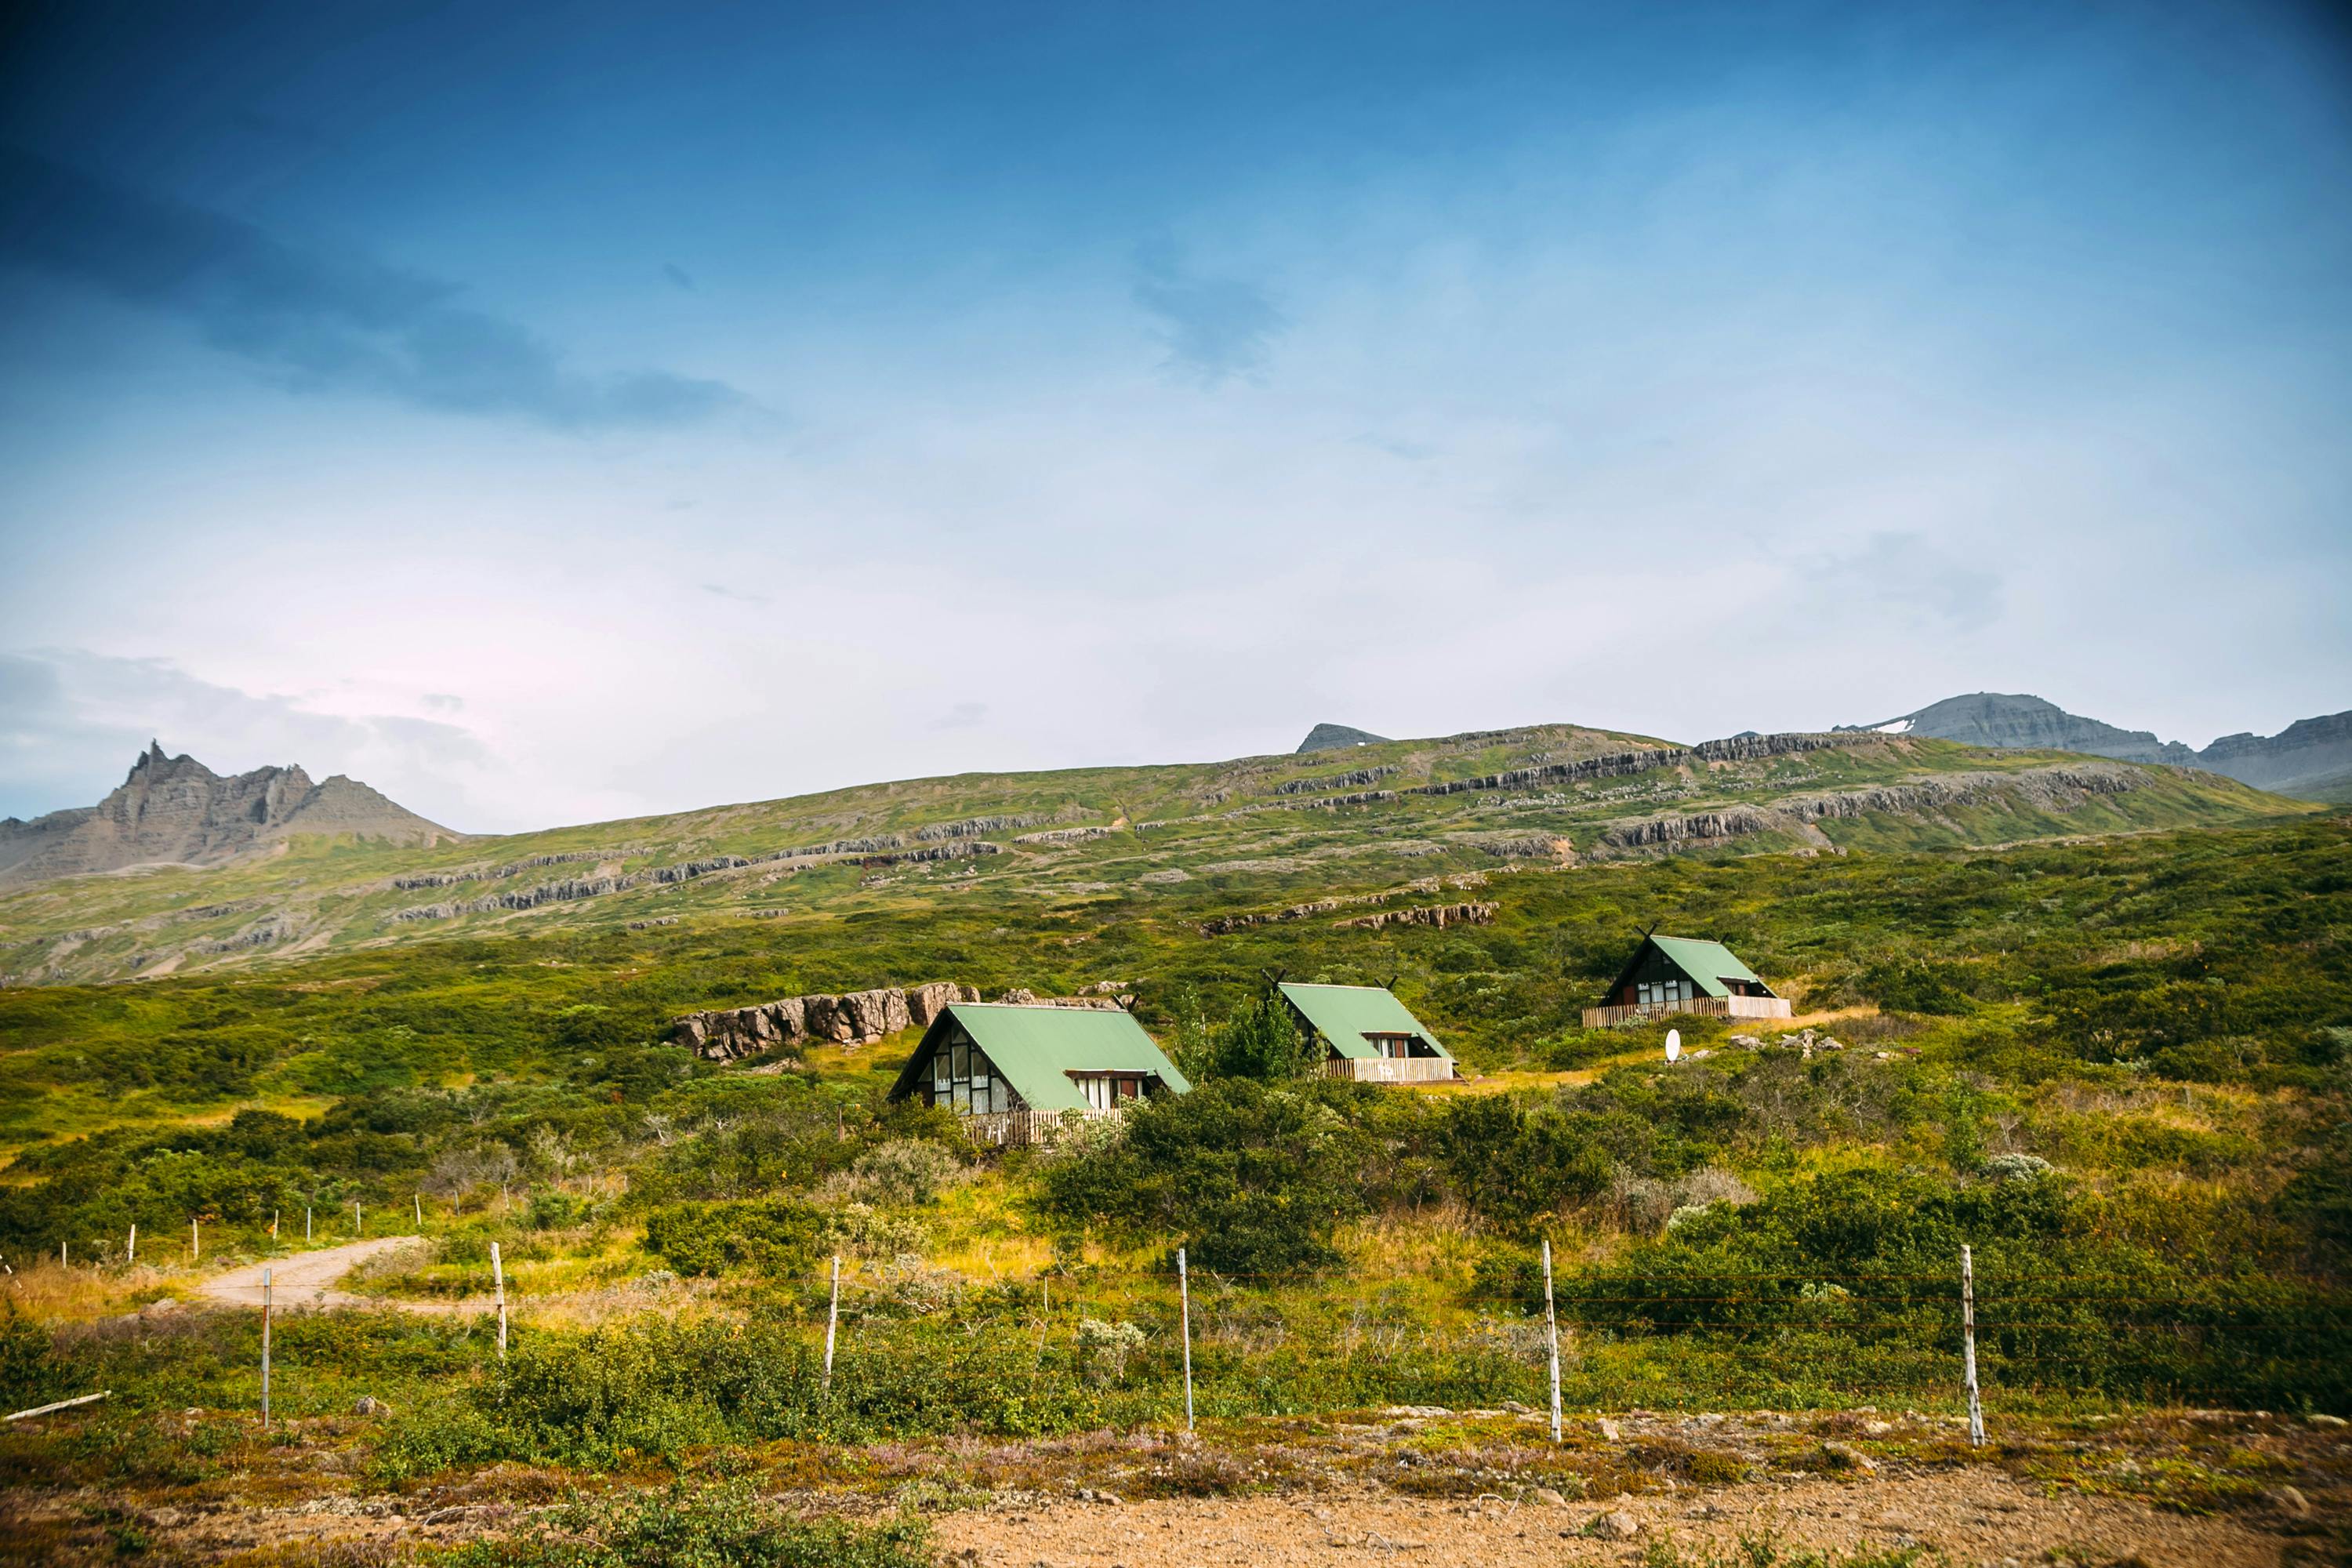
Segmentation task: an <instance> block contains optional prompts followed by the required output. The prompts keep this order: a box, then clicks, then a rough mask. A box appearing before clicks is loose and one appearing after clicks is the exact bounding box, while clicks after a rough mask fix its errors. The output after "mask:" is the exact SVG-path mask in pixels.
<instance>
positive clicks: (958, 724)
mask: <svg viewBox="0 0 2352 1568" xmlns="http://www.w3.org/2000/svg"><path fill="white" fill-rule="evenodd" d="M987 717H988V704H987V703H985V702H959V703H957V704H956V705H955V706H954V707H952V708H950V709H949V710H947V711H946V712H944V713H942V714H940V716H939V717H938V718H936V719H934V720H932V721H931V728H932V729H934V730H972V729H977V728H979V726H980V721H982V720H983V719H985V718H987Z"/></svg>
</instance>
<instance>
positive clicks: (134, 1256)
mask: <svg viewBox="0 0 2352 1568" xmlns="http://www.w3.org/2000/svg"><path fill="white" fill-rule="evenodd" d="M122 1261H123V1262H125V1263H136V1262H138V1261H139V1222H138V1221H137V1220H135V1219H134V1220H132V1221H131V1246H130V1247H129V1248H128V1249H127V1250H126V1251H124V1253H123V1254H122Z"/></svg>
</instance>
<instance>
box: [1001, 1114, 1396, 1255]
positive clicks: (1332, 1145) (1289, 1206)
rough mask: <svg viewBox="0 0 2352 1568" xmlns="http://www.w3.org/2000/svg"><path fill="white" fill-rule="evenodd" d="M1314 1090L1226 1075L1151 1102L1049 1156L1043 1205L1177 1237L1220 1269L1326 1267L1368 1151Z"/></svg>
mask: <svg viewBox="0 0 2352 1568" xmlns="http://www.w3.org/2000/svg"><path fill="white" fill-rule="evenodd" d="M1330 1087H1331V1088H1332V1089H1345V1088H1346V1087H1347V1086H1344V1085H1332V1086H1330ZM1321 1090H1322V1086H1320V1085H1318V1086H1315V1087H1313V1088H1309V1089H1274V1088H1268V1087H1267V1086H1265V1085H1264V1084H1260V1083H1256V1082H1255V1081H1252V1080H1250V1079H1224V1080H1222V1081H1212V1082H1210V1083H1207V1084H1204V1085H1202V1087H1201V1088H1199V1089H1194V1090H1193V1091H1192V1093H1190V1094H1181V1095H1168V1096H1165V1097H1163V1098H1161V1099H1159V1100H1150V1101H1147V1102H1146V1103H1144V1104H1142V1105H1139V1106H1138V1107H1136V1108H1135V1109H1134V1110H1130V1111H1129V1112H1128V1113H1127V1116H1126V1118H1125V1128H1124V1135H1123V1136H1121V1137H1118V1138H1117V1139H1115V1140H1113V1141H1111V1142H1108V1143H1106V1144H1104V1145H1102V1146H1100V1147H1098V1148H1095V1149H1092V1150H1089V1151H1087V1152H1082V1153H1076V1154H1073V1155H1070V1156H1067V1157H1066V1158H1064V1159H1061V1160H1057V1161H1055V1163H1052V1164H1050V1165H1048V1166H1047V1167H1046V1168H1045V1180H1044V1190H1043V1193H1042V1195H1041V1198H1040V1203H1041V1205H1042V1206H1043V1208H1044V1210H1045V1213H1046V1214H1047V1215H1049V1216H1050V1217H1051V1218H1053V1219H1055V1220H1057V1221H1059V1222H1061V1223H1062V1224H1063V1225H1065V1226H1087V1225H1098V1226H1103V1227H1104V1228H1105V1229H1107V1230H1108V1231H1109V1232H1111V1233H1112V1234H1113V1235H1115V1236H1118V1237H1121V1238H1123V1239H1125V1240H1128V1241H1129V1242H1138V1241H1151V1240H1170V1241H1175V1242H1181V1244H1182V1245H1183V1246H1185V1247H1187V1248H1188V1249H1189V1251H1190V1256H1191V1259H1192V1262H1194V1263H1196V1264H1197V1265H1199V1266H1200V1267H1201V1268H1211V1269H1216V1270H1218V1271H1220V1272H1224V1273H1237V1274H1283V1273H1290V1272H1295V1271H1297V1270H1302V1269H1315V1268H1324V1267H1327V1266H1328V1265H1329V1264H1331V1263H1333V1262H1335V1261H1337V1259H1338V1255H1337V1254H1336V1253H1335V1252H1333V1251H1332V1249H1331V1245H1330V1240H1331V1235H1332V1232H1333V1231H1334V1230H1336V1229H1337V1228H1338V1226H1339V1222H1340V1221H1341V1220H1342V1219H1345V1218H1347V1217H1348V1216H1349V1215H1353V1214H1355V1213H1357V1212H1359V1211H1360V1206H1361V1203H1362V1197H1361V1190H1360V1185H1359V1180H1358V1176H1359V1173H1360V1169H1361V1167H1362V1165H1363V1163H1364V1162H1365V1160H1366V1158H1367V1157H1368V1155H1369V1153H1370V1150H1369V1148H1368V1146H1367V1145H1368V1140H1366V1139H1365V1138H1364V1137H1363V1135H1362V1134H1361V1133H1360V1131H1357V1130H1356V1129H1355V1128H1354V1127H1353V1126H1351V1125H1350V1124H1349V1122H1348V1121H1346V1120H1345V1119H1343V1118H1342V1117H1341V1116H1340V1115H1339V1113H1338V1112H1337V1111H1336V1110H1334V1109H1333V1108H1332V1104H1331V1097H1330V1096H1328V1094H1327V1093H1325V1092H1321Z"/></svg>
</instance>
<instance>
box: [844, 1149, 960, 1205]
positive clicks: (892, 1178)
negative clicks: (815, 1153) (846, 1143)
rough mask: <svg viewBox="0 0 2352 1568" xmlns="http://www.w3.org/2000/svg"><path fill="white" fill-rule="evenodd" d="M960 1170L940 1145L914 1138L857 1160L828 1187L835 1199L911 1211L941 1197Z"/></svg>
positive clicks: (872, 1152)
mask: <svg viewBox="0 0 2352 1568" xmlns="http://www.w3.org/2000/svg"><path fill="white" fill-rule="evenodd" d="M959 1169H961V1167H960V1166H959V1165H958V1164H957V1163H956V1160H955V1156H953V1155H952V1154H950V1153H949V1152H947V1151H946V1150H945V1149H943V1148H941V1147H940V1145H939V1144H937V1143H934V1142H929V1141H928V1140H923V1139H915V1138H898V1139H893V1140H892V1141H890V1142H887V1143H879V1144H877V1145H876V1146H875V1147H873V1148H871V1149H868V1150H867V1151H866V1152H864V1153H863V1154H860V1155H859V1156H857V1158H856V1161H855V1162H853V1163H851V1165H850V1167H849V1169H848V1170H846V1171H844V1172H841V1173H837V1174H836V1175H835V1176H834V1177H833V1179H832V1180H831V1181H830V1182H828V1183H827V1184H826V1186H827V1190H828V1192H830V1193H831V1194H833V1195H835V1196H839V1197H843V1198H847V1199H850V1200H852V1201H854V1202H856V1203H864V1204H872V1205H877V1207H884V1208H887V1207H893V1206H896V1207H900V1208H912V1207H914V1206H916V1205H919V1204H927V1203H929V1202H931V1201H932V1200H933V1199H935V1198H937V1197H938V1196H939V1195H940V1187H942V1186H944V1185H945V1184H947V1182H948V1180H949V1178H950V1177H951V1176H953V1175H955V1174H956V1173H957V1172H958V1170H959Z"/></svg>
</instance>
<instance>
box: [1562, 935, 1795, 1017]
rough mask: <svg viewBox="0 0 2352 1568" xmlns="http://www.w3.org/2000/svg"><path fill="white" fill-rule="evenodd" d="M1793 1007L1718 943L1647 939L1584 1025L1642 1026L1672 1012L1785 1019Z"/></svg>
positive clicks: (1676, 938)
mask: <svg viewBox="0 0 2352 1568" xmlns="http://www.w3.org/2000/svg"><path fill="white" fill-rule="evenodd" d="M1789 1012H1790V1009H1789V1004H1788V1002H1787V1001H1786V1000H1785V999H1783V998H1782V997H1780V996H1779V995H1776V994H1774V993H1773V990H1772V988H1771V987H1770V986H1769V985H1767V984H1764V978H1763V976H1761V975H1759V974H1758V973H1756V972H1755V971H1754V970H1752V969H1750V968H1748V965H1746V964H1745V963H1741V962H1740V961H1739V959H1738V955H1737V954H1735V953H1734V952H1732V951H1731V950H1730V949H1729V948H1727V947H1726V946H1724V945H1723V943H1721V942H1707V941H1705V940H1702V939H1700V938H1696V937H1686V936H1659V935H1657V934H1656V933H1655V932H1652V933H1651V934H1650V935H1647V936H1644V937H1643V939H1642V945H1641V946H1639V947H1637V948H1635V949H1634V950H1633V957H1632V958H1631V959H1629V960H1627V961H1626V963H1625V967H1624V969H1623V970H1622V972H1621V973H1619V974H1618V976H1617V978H1616V979H1615V980H1614V981H1612V982H1611V983H1610V986H1609V989H1608V991H1607V992H1606V993H1605V994H1603V995H1602V996H1601V1005H1599V1006H1597V1007H1587V1008H1586V1009H1585V1010H1584V1026H1585V1027H1586V1028H1588V1029H1597V1028H1603V1027H1606V1026H1610V1025H1612V1024H1631V1023H1638V1022H1640V1021H1641V1020H1642V1019H1643V1018H1655V1017H1662V1016H1665V1015H1666V1014H1669V1013H1697V1014H1701V1015H1704V1016H1713V1017H1717V1018H1785V1017H1787V1016H1789Z"/></svg>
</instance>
